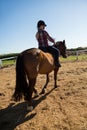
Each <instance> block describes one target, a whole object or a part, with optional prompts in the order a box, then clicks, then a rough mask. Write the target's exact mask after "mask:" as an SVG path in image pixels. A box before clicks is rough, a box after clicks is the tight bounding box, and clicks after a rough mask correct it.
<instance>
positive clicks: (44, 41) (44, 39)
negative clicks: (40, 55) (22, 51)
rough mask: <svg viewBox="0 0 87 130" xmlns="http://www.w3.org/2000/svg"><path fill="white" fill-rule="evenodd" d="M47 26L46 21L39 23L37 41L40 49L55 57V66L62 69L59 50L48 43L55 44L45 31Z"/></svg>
mask: <svg viewBox="0 0 87 130" xmlns="http://www.w3.org/2000/svg"><path fill="white" fill-rule="evenodd" d="M46 26H47V25H46V24H45V22H44V21H42V20H40V21H38V23H37V28H38V32H37V33H36V39H37V41H38V47H39V49H41V50H42V51H44V52H49V53H51V54H52V55H53V57H54V61H55V66H56V67H61V65H60V62H59V50H58V49H57V48H55V47H54V46H49V44H48V41H50V42H52V43H54V45H55V41H54V39H53V38H52V37H51V36H50V35H49V34H48V33H47V32H46V31H45V30H44V29H45V27H46Z"/></svg>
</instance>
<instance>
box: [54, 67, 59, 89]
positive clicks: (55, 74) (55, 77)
mask: <svg viewBox="0 0 87 130" xmlns="http://www.w3.org/2000/svg"><path fill="white" fill-rule="evenodd" d="M58 70H59V68H55V69H54V87H55V88H57V72H58Z"/></svg>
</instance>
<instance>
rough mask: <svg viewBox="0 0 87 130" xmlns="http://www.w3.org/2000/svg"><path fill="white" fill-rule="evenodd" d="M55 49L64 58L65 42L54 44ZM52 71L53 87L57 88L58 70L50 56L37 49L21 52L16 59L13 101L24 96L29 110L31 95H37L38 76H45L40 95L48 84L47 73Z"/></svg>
mask: <svg viewBox="0 0 87 130" xmlns="http://www.w3.org/2000/svg"><path fill="white" fill-rule="evenodd" d="M55 47H57V48H58V49H59V51H60V55H62V56H63V57H64V58H66V46H65V40H63V42H62V41H60V42H56V45H55ZM52 70H54V81H55V83H54V87H57V72H58V70H59V68H56V67H55V64H54V58H53V56H52V54H50V53H47V52H43V51H41V50H40V49H37V48H31V49H28V50H25V51H23V52H22V53H21V54H19V56H18V57H17V61H16V87H15V92H14V94H13V98H14V100H15V101H18V100H20V99H21V98H22V96H24V99H25V100H26V101H28V105H29V106H30V109H31V107H32V94H33V92H35V93H37V90H36V89H35V88H34V86H35V83H36V78H37V76H38V74H46V76H47V78H46V83H45V85H44V87H43V89H42V92H41V93H44V92H45V88H46V86H47V84H48V82H49V73H50V72H51V71H52Z"/></svg>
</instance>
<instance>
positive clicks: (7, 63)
mask: <svg viewBox="0 0 87 130" xmlns="http://www.w3.org/2000/svg"><path fill="white" fill-rule="evenodd" d="M15 63H16V60H4V61H2V66H7V65H14V64H15Z"/></svg>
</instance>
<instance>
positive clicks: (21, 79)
mask: <svg viewBox="0 0 87 130" xmlns="http://www.w3.org/2000/svg"><path fill="white" fill-rule="evenodd" d="M27 92H28V83H27V79H26V73H25V70H24V63H23V55H19V56H18V57H17V61H16V86H15V92H14V94H13V99H14V100H15V101H18V100H20V99H21V98H22V96H25V97H26V96H27Z"/></svg>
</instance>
